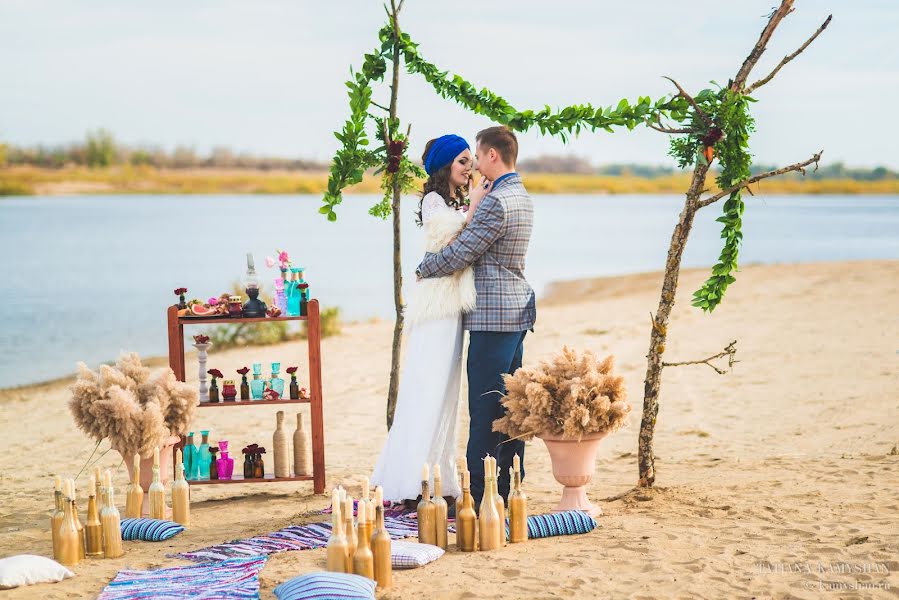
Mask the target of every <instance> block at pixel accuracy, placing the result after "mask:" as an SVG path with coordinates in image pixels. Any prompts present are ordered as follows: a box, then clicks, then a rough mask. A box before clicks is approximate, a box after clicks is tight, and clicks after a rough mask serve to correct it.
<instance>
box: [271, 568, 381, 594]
mask: <svg viewBox="0 0 899 600" xmlns="http://www.w3.org/2000/svg"><path fill="white" fill-rule="evenodd" d="M375 585H377V584H376V583H375V582H374V581H372V580H371V579H369V578H368V577H362V576H361V575H351V574H349V573H329V572H325V571H321V572H316V573H307V574H306V575H300V576H299V577H294V578H293V579H289V580H287V581H285V582H284V583H282V584H281V585H279V586H278V587H276V588H275V589H274V593H275V596H277V597H278V600H375Z"/></svg>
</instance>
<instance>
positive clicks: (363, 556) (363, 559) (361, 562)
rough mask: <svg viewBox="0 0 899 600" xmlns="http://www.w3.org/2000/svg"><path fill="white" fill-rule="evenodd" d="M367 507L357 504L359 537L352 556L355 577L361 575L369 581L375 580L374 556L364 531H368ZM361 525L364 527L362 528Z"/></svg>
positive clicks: (369, 540)
mask: <svg viewBox="0 0 899 600" xmlns="http://www.w3.org/2000/svg"><path fill="white" fill-rule="evenodd" d="M368 506H369V503H367V502H366V503H363V502H359V509H358V510H357V514H358V517H357V519H356V520H357V521H358V523H359V526H358V529H359V535H358V540H357V544H356V552H355V553H354V554H353V573H355V574H356V575H362V576H363V577H368V578H369V579H374V578H375V566H374V554H372V552H371V539H370V536H369V537H366V535H365V532H366V530H370V529H371V527H369V526H368V525H367V524H368V523H369V521H368V514H367V512H368ZM363 523H365V524H366V525H365V526H363Z"/></svg>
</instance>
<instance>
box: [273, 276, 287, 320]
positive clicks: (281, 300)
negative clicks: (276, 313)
mask: <svg viewBox="0 0 899 600" xmlns="http://www.w3.org/2000/svg"><path fill="white" fill-rule="evenodd" d="M275 306H277V307H278V308H280V309H281V314H282V315H286V314H287V294H286V293H285V292H284V280H283V279H280V278H276V279H275Z"/></svg>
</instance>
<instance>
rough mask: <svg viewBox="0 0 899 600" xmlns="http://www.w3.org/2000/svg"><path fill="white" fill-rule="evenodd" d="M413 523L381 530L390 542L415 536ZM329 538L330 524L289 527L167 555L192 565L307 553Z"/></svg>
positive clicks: (396, 522) (390, 522)
mask: <svg viewBox="0 0 899 600" xmlns="http://www.w3.org/2000/svg"><path fill="white" fill-rule="evenodd" d="M412 517H413V518H412V519H409V518H408V517H407V516H403V517H385V518H384V526H385V527H386V528H387V532H388V533H389V534H390V537H391V538H392V539H395V540H398V539H400V538H406V537H412V536H417V535H418V523H417V521H416V520H415V518H414V517H415V513H414V512H413V513H412ZM330 536H331V524H330V523H310V524H309V525H291V526H289V527H285V528H284V529H280V530H278V531H275V532H273V533H269V534H267V535H257V536H255V537H251V538H246V539H242V540H234V541H231V542H226V543H224V544H218V545H216V546H209V547H208V548H201V549H200V550H193V551H190V552H181V553H180V554H172V555H170V556H171V557H173V558H183V559H184V560H190V561H193V562H206V561H216V560H224V559H226V558H233V557H248V556H259V555H263V556H264V555H269V554H275V553H277V552H288V551H290V550H310V549H312V548H321V547H323V546H327V544H328V538H329V537H330Z"/></svg>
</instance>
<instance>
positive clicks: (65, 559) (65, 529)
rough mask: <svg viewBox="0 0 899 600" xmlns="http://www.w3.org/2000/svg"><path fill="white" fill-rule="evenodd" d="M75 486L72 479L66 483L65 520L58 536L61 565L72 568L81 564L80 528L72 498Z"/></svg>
mask: <svg viewBox="0 0 899 600" xmlns="http://www.w3.org/2000/svg"><path fill="white" fill-rule="evenodd" d="M73 488H74V485H73V484H72V480H71V479H67V480H66V482H65V497H64V498H63V513H64V515H63V519H62V523H60V525H59V532H58V534H57V536H58V540H59V563H60V564H63V565H66V566H67V567H71V566H74V565H77V564H78V563H79V562H81V553H80V552H79V551H78V546H79V544H80V542H81V540H80V539H79V537H78V528H77V527H76V526H75V517H74V514H73V508H74V507H73V503H72V496H74V495H75V494H74V489H73Z"/></svg>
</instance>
